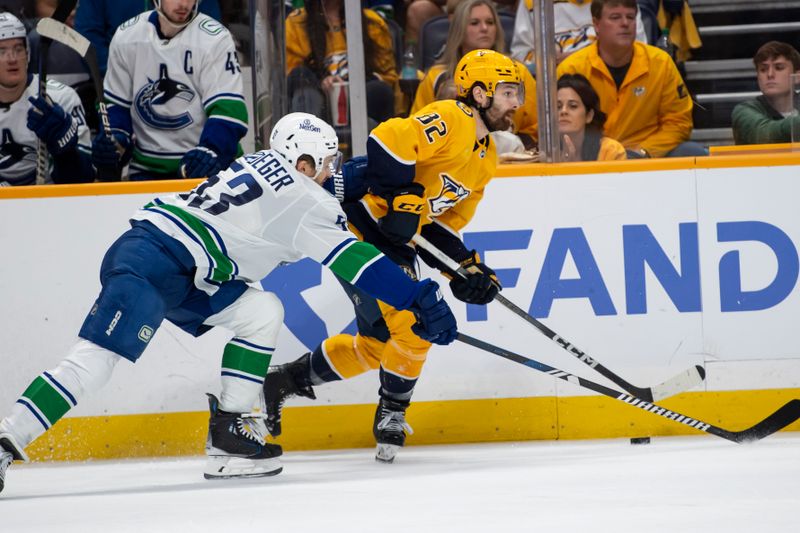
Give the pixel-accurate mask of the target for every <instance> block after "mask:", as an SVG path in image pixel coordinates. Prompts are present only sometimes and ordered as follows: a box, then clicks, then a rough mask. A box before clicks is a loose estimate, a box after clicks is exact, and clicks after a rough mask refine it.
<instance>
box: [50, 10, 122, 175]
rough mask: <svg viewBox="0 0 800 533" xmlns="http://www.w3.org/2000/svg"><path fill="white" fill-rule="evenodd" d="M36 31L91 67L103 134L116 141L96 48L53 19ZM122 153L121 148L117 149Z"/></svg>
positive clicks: (87, 40)
mask: <svg viewBox="0 0 800 533" xmlns="http://www.w3.org/2000/svg"><path fill="white" fill-rule="evenodd" d="M36 31H37V32H39V35H41V36H43V37H47V38H48V39H51V40H53V41H56V42H59V43H61V44H63V45H64V46H67V47H69V48H71V49H72V50H74V51H75V52H77V53H78V55H80V56H81V57H82V58H83V60H84V61H86V64H87V65H88V67H89V74H90V76H91V77H92V83H93V84H94V90H95V93H96V94H97V109H98V115H99V116H100V123H101V124H102V126H103V132H104V133H105V135H106V137H108V138H109V139H114V137H113V135H112V133H111V122H109V120H108V107H107V106H106V103H105V101H104V100H103V80H102V78H101V77H100V67H99V65H98V63H97V53H96V52H95V49H94V46H92V44H91V43H90V42H89V39H87V38H86V37H84V36H83V35H81V34H80V33H78V32H77V31H75V30H74V29H72V28H70V27H69V26H67V25H66V24H64V23H63V22H59V21H57V20H55V19H51V18H43V19H41V20H39V23H38V24H37V25H36ZM117 150H118V151H121V149H120V147H118V148H117ZM100 179H101V180H102V181H119V180H120V176H119V174H118V173H114V174H105V175H101V176H100Z"/></svg>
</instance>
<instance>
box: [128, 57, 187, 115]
mask: <svg viewBox="0 0 800 533" xmlns="http://www.w3.org/2000/svg"><path fill="white" fill-rule="evenodd" d="M148 79H149V78H148ZM194 97H195V94H194V91H192V89H191V88H190V87H189V86H188V85H186V84H185V83H181V82H179V81H176V80H173V79H172V78H170V77H169V73H168V72H167V65H166V64H164V63H162V64H161V66H160V68H159V73H158V78H157V79H155V80H150V83H148V84H146V85H145V86H144V87H142V88H141V89H140V90H139V92H138V93H137V94H136V98H135V99H134V107H136V113H137V114H138V115H139V118H141V119H142V121H143V122H144V123H146V124H147V125H149V126H152V127H153V128H157V129H160V130H178V129H181V128H185V127H186V126H188V125H189V124H191V123H192V122H194V120H192V115H190V114H189V113H188V112H186V111H184V112H183V113H180V114H178V115H171V114H168V113H164V112H163V110H164V107H163V106H166V105H167V104H169V103H170V102H171V101H172V100H174V99H176V98H177V99H178V100H183V101H184V102H186V103H188V102H191V101H192V100H194ZM172 107H173V108H174V107H175V106H172ZM178 108H182V109H184V110H185V109H186V104H185V103H184V104H180V105H179V106H178Z"/></svg>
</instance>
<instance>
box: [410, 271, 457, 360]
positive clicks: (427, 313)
mask: <svg viewBox="0 0 800 533" xmlns="http://www.w3.org/2000/svg"><path fill="white" fill-rule="evenodd" d="M419 284H420V285H422V288H421V289H420V291H419V293H417V298H416V299H415V300H414V303H413V304H412V305H411V307H410V308H409V310H410V311H411V312H413V313H414V315H415V316H416V317H417V323H416V324H414V325H413V326H411V331H413V332H414V333H415V334H416V335H417V336H418V337H420V338H421V339H423V340H426V341H428V342H432V343H434V344H441V345H446V344H450V343H451V342H453V341H454V340H456V335H458V324H457V323H456V317H454V316H453V312H452V311H451V310H450V307H448V305H447V302H445V301H444V298H442V293H441V291H440V290H439V285H438V284H437V283H436V282H435V281H431V280H429V279H425V280H422V281H420V282H419Z"/></svg>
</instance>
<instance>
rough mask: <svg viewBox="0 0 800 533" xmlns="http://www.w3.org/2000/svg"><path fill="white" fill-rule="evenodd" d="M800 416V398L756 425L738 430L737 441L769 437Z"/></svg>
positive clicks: (752, 440) (743, 441) (751, 440)
mask: <svg viewBox="0 0 800 533" xmlns="http://www.w3.org/2000/svg"><path fill="white" fill-rule="evenodd" d="M798 418H800V400H798V399H794V400H790V401H789V402H788V403H787V404H786V405H784V406H783V407H781V408H780V409H778V410H777V411H775V412H774V413H772V414H771V415H769V416H768V417H767V418H765V419H764V420H762V421H761V422H759V423H758V424H756V425H755V426H753V427H751V428H748V429H745V430H744V431H738V432H735V433H734V434H735V435H736V442H739V443H745V442H754V441H757V440H761V439H763V438H764V437H769V436H770V435H772V434H773V433H776V432H778V431H780V430H782V429H783V428H785V427H786V426H788V425H789V424H791V423H792V422H794V421H795V420H797V419H798Z"/></svg>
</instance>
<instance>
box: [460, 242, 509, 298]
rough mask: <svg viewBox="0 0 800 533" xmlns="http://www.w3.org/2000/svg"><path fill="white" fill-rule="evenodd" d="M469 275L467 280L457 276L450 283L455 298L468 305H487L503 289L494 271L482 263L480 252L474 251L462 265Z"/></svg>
mask: <svg viewBox="0 0 800 533" xmlns="http://www.w3.org/2000/svg"><path fill="white" fill-rule="evenodd" d="M461 266H462V267H464V269H465V270H467V272H469V275H468V276H467V277H466V278H465V277H462V276H461V275H460V274H456V275H455V277H453V279H452V280H451V281H450V290H451V291H453V296H455V297H456V298H458V299H459V300H461V301H462V302H466V303H468V304H477V305H486V304H488V303H489V302H491V301H492V300H494V297H495V296H497V293H498V292H499V291H500V289H502V286H501V285H500V280H498V279H497V275H496V274H495V273H494V270H492V269H491V268H489V267H488V266H486V265H484V264H483V263H481V262H480V257H479V256H478V252H476V251H475V250H473V251H472V256H470V258H469V259H467V260H466V261H463V262H462V263H461Z"/></svg>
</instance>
